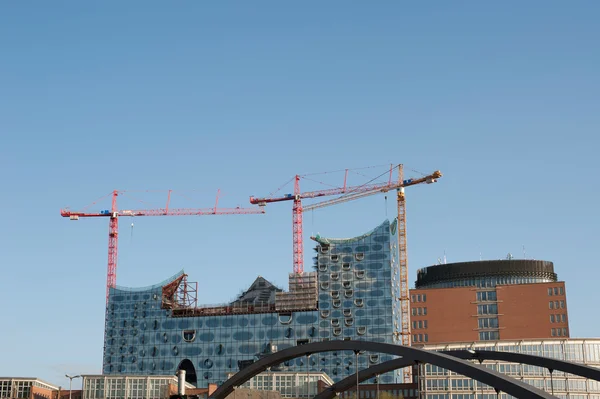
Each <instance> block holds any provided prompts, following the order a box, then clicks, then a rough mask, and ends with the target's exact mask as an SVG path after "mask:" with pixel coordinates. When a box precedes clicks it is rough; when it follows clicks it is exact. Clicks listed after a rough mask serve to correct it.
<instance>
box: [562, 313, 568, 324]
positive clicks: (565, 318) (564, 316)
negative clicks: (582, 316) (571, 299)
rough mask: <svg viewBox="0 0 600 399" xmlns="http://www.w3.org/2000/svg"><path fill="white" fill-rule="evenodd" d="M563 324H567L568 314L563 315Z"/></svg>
mask: <svg viewBox="0 0 600 399" xmlns="http://www.w3.org/2000/svg"><path fill="white" fill-rule="evenodd" d="M562 322H563V323H566V322H567V314H566V313H563V314H562Z"/></svg>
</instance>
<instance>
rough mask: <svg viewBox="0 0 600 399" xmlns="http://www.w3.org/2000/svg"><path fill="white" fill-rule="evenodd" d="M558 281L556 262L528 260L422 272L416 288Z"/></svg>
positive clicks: (449, 266)
mask: <svg viewBox="0 0 600 399" xmlns="http://www.w3.org/2000/svg"><path fill="white" fill-rule="evenodd" d="M555 281H557V275H556V273H554V264H553V263H552V262H548V261H544V260H528V259H506V260H485V261H475V262H459V263H448V264H442V265H435V266H429V267H425V268H422V269H419V270H417V281H416V282H415V288H452V287H495V286H496V285H503V284H532V283H549V282H555Z"/></svg>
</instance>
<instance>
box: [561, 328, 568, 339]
mask: <svg viewBox="0 0 600 399" xmlns="http://www.w3.org/2000/svg"><path fill="white" fill-rule="evenodd" d="M562 333H563V337H566V336H567V329H566V328H565V327H563V329H562Z"/></svg>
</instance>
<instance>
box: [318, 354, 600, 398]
mask: <svg viewBox="0 0 600 399" xmlns="http://www.w3.org/2000/svg"><path fill="white" fill-rule="evenodd" d="M440 353H444V354H446V355H450V356H454V357H457V358H459V359H477V360H501V361H506V362H512V363H522V364H528V365H532V366H539V367H544V368H547V369H549V370H559V371H564V372H566V373H570V374H574V375H578V376H580V377H585V378H589V379H590V380H596V381H600V369H597V368H594V367H589V366H584V365H581V364H577V363H571V362H566V361H563V360H557V359H551V358H547V357H542V356H535V355H526V354H522V353H513V352H497V351H473V352H469V351H468V350H454V351H441V352H440ZM414 363H415V361H413V360H409V359H403V358H400V359H394V360H390V361H387V362H384V363H380V364H377V365H375V366H371V367H369V368H367V369H364V370H361V371H359V373H358V382H363V381H366V380H368V379H369V378H372V377H375V376H377V375H379V374H383V373H387V372H390V371H394V370H397V369H401V368H404V367H407V366H410V365H412V364H414ZM356 381H357V378H356V374H353V375H351V376H349V377H346V378H344V379H343V380H341V381H339V382H337V383H335V384H333V385H332V386H330V387H328V388H326V389H325V390H324V391H323V392H321V393H319V394H318V395H317V396H315V397H314V399H332V398H334V397H335V396H336V395H337V394H338V393H340V392H344V391H347V390H348V389H350V388H352V387H354V386H356Z"/></svg>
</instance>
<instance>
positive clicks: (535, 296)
mask: <svg viewBox="0 0 600 399" xmlns="http://www.w3.org/2000/svg"><path fill="white" fill-rule="evenodd" d="M415 286H416V288H415V289H413V290H411V291H410V297H411V330H412V342H413V345H425V344H432V343H445V342H469V341H494V340H504V339H530V338H531V339H536V338H538V339H541V338H553V337H569V325H568V323H569V318H568V311H567V300H566V290H565V283H564V282H562V281H557V276H556V274H555V273H554V266H553V264H552V262H547V261H534V260H520V259H508V260H498V261H479V262H463V263H453V264H443V265H436V266H430V267H427V268H424V269H420V270H418V272H417V281H416V283H415Z"/></svg>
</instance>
